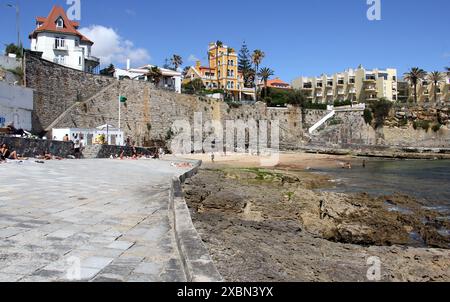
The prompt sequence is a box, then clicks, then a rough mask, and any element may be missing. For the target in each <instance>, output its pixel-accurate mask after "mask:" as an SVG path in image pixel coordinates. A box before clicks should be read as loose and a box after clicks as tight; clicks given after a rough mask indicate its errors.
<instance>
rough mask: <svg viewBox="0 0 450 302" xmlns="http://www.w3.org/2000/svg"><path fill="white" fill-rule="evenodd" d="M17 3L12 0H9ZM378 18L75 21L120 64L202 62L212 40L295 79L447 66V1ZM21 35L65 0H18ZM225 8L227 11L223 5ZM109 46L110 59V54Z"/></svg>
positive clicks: (204, 15)
mask: <svg viewBox="0 0 450 302" xmlns="http://www.w3.org/2000/svg"><path fill="white" fill-rule="evenodd" d="M10 1H12V2H15V1H16V0H10ZM381 1H382V2H381V3H382V6H381V9H382V10H381V13H382V20H381V21H372V22H370V21H369V20H368V19H367V17H366V12H367V9H368V7H369V6H368V5H367V4H366V0H310V1H303V0H278V1H273V0H271V1H267V0H240V1H239V0H227V1H211V0H209V1H206V0H190V1H182V0H171V1H166V0H150V1H148V0H127V1H117V0H81V7H82V15H81V26H82V27H85V29H84V31H83V32H86V33H90V34H91V35H94V36H95V37H90V38H91V39H93V40H94V42H95V41H97V45H96V46H97V47H98V50H97V51H98V52H100V55H101V56H102V57H105V60H111V61H113V63H115V64H116V65H117V66H123V65H124V60H125V58H126V57H131V58H133V64H132V65H139V64H142V63H146V62H148V63H151V64H158V65H162V64H163V63H164V59H165V58H166V57H169V56H170V55H171V54H174V53H177V54H180V55H181V56H182V57H183V58H184V61H185V65H191V64H194V62H192V61H189V58H191V59H194V58H199V59H202V60H203V61H204V62H206V49H207V45H208V42H210V41H215V40H221V41H223V42H224V43H225V44H227V45H230V46H232V47H234V48H235V49H239V48H240V47H241V44H242V42H243V41H244V40H245V41H246V42H247V44H248V47H249V48H250V49H256V48H258V49H262V50H263V51H264V52H265V53H266V56H267V57H266V59H265V60H264V62H263V66H268V67H270V68H272V69H273V70H274V71H275V72H276V75H277V76H280V77H282V78H283V79H285V80H286V81H291V80H292V79H294V78H295V77H297V76H299V75H307V76H315V75H320V74H321V73H329V74H330V73H333V72H337V71H342V70H344V69H346V68H349V67H356V66H358V65H359V64H363V66H365V67H366V68H386V67H394V68H397V69H398V70H399V74H402V73H403V72H405V71H406V70H407V69H409V68H410V67H413V66H419V67H421V68H423V69H426V70H428V71H431V70H443V67H444V66H448V65H450V38H449V35H448V31H449V29H450V17H449V16H448V12H449V11H450V1H448V0H428V1H421V0H381ZM7 2H8V0H0V16H1V18H0V43H1V44H2V45H3V44H5V43H9V42H15V41H16V30H15V26H14V24H15V14H14V11H13V10H12V9H11V8H7V7H6V5H5V4H6V3H7ZM19 2H20V4H21V28H22V39H23V41H25V43H24V44H25V46H26V47H29V40H28V33H29V32H31V31H32V30H33V28H34V18H35V17H36V16H37V15H39V16H41V15H42V16H47V14H48V13H49V11H50V9H51V7H52V5H53V4H59V5H62V6H64V7H68V6H67V4H66V0H58V1H51V0H19ZM225 3H226V5H227V7H230V8H233V9H227V8H226V5H225ZM111 49H113V51H110V52H112V54H111V55H109V54H108V51H109V50H111Z"/></svg>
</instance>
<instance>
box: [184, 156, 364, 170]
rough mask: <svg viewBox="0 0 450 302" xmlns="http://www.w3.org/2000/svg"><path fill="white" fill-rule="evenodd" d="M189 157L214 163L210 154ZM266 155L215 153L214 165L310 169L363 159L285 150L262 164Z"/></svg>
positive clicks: (207, 165) (218, 166)
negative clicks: (267, 163) (270, 160)
mask: <svg viewBox="0 0 450 302" xmlns="http://www.w3.org/2000/svg"><path fill="white" fill-rule="evenodd" d="M183 157H185V158H188V159H196V160H202V161H203V164H204V167H211V164H213V162H212V160H211V155H210V154H194V155H188V156H183ZM264 159H266V158H265V157H258V156H251V155H241V154H231V155H230V154H229V155H226V156H225V155H223V154H222V155H219V154H216V155H214V164H213V165H212V166H213V167H216V168H225V167H230V168H257V167H261V168H277V169H283V170H309V169H318V168H323V167H341V166H342V164H345V163H348V162H360V163H361V164H362V162H363V159H361V158H359V159H358V158H354V157H352V156H348V155H326V154H312V153H301V152H296V153H294V152H283V153H280V157H279V162H277V163H276V164H275V165H268V166H266V165H261V160H264Z"/></svg>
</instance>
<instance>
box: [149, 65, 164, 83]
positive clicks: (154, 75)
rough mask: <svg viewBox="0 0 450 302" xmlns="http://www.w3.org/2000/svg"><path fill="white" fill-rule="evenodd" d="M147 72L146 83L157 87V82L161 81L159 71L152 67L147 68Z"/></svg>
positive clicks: (157, 68) (161, 75) (156, 67)
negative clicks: (148, 82)
mask: <svg viewBox="0 0 450 302" xmlns="http://www.w3.org/2000/svg"><path fill="white" fill-rule="evenodd" d="M147 69H148V72H147V73H146V76H147V79H148V81H150V82H152V83H153V84H155V86H158V84H159V82H161V79H162V77H163V74H162V72H161V69H159V67H158V66H153V67H150V68H147Z"/></svg>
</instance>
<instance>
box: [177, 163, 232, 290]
mask: <svg viewBox="0 0 450 302" xmlns="http://www.w3.org/2000/svg"><path fill="white" fill-rule="evenodd" d="M201 164H202V163H201V161H197V162H195V163H194V168H193V169H192V170H190V171H188V172H186V173H184V174H183V175H181V176H179V177H174V178H173V180H172V185H171V193H170V210H171V211H172V215H173V221H174V225H175V237H176V242H177V245H178V250H179V253H180V255H181V258H182V262H183V266H184V271H185V274H186V278H187V281H188V282H223V281H224V280H223V278H222V276H221V275H220V273H219V272H218V270H217V268H216V266H215V265H214V263H213V261H212V259H211V256H210V255H209V252H208V250H207V249H206V247H205V245H204V244H203V241H202V239H201V237H200V235H199V234H198V232H197V230H196V229H195V227H194V224H193V222H192V218H191V214H190V212H189V208H188V206H187V204H186V201H185V200H184V197H183V192H182V187H181V185H182V184H183V183H184V182H185V181H186V179H188V178H190V177H192V176H194V175H195V174H196V173H197V172H198V169H199V168H200V166H201Z"/></svg>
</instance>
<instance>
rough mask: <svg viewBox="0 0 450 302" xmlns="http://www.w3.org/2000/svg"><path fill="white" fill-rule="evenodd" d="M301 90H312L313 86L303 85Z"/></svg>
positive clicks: (309, 84)
mask: <svg viewBox="0 0 450 302" xmlns="http://www.w3.org/2000/svg"><path fill="white" fill-rule="evenodd" d="M302 89H303V90H312V89H313V86H312V84H311V83H308V84H303V87H302Z"/></svg>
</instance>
